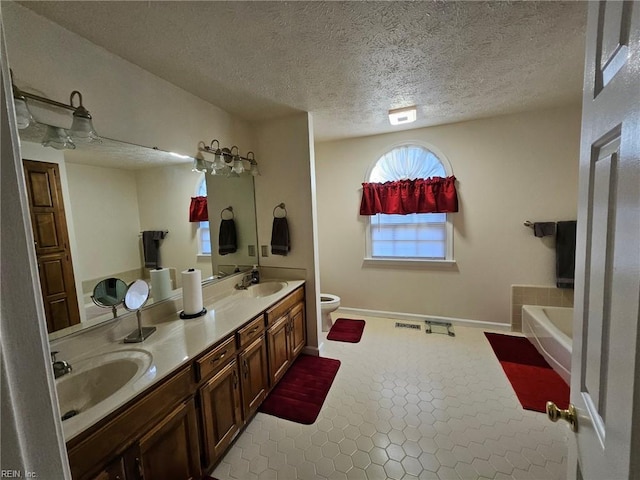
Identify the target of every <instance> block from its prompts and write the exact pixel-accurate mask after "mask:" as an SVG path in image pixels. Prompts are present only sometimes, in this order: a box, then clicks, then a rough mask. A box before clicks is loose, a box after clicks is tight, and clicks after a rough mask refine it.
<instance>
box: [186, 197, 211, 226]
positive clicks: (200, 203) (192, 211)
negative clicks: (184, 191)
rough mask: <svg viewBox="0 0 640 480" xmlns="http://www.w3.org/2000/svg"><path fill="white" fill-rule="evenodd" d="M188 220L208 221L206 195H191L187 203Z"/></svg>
mask: <svg viewBox="0 0 640 480" xmlns="http://www.w3.org/2000/svg"><path fill="white" fill-rule="evenodd" d="M189 221H190V222H208V221H209V212H208V210H207V197H191V205H189Z"/></svg>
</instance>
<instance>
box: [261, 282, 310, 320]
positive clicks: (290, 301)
mask: <svg viewBox="0 0 640 480" xmlns="http://www.w3.org/2000/svg"><path fill="white" fill-rule="evenodd" d="M303 301H304V288H303V287H300V288H298V289H297V290H296V291H294V292H292V293H291V294H290V295H289V296H288V297H286V298H285V299H283V300H281V301H280V302H278V303H276V304H275V305H274V306H273V307H271V308H269V309H268V310H267V326H271V325H273V322H275V321H276V320H277V319H278V318H280V317H281V316H282V315H284V314H285V313H287V311H288V310H289V309H290V308H291V307H293V306H294V305H295V304H296V303H300V302H303Z"/></svg>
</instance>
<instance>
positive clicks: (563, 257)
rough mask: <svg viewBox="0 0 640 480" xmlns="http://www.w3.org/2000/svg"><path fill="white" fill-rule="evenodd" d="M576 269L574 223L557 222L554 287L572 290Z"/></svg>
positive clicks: (573, 221)
mask: <svg viewBox="0 0 640 480" xmlns="http://www.w3.org/2000/svg"><path fill="white" fill-rule="evenodd" d="M575 269H576V221H575V220H572V221H568V222H558V226H557V228H556V282H557V283H556V285H557V286H558V288H573V281H574V278H575Z"/></svg>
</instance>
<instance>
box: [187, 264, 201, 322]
mask: <svg viewBox="0 0 640 480" xmlns="http://www.w3.org/2000/svg"><path fill="white" fill-rule="evenodd" d="M182 308H183V309H184V313H185V314H186V315H195V314H197V313H200V312H201V311H202V308H203V305H202V273H201V272H200V270H196V269H193V268H190V269H189V270H185V271H183V272H182Z"/></svg>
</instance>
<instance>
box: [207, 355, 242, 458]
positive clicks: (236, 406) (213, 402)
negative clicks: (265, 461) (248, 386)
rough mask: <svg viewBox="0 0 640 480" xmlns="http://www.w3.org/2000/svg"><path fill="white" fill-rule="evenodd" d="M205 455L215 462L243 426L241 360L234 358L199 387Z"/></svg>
mask: <svg viewBox="0 0 640 480" xmlns="http://www.w3.org/2000/svg"><path fill="white" fill-rule="evenodd" d="M200 401H201V408H202V425H203V430H204V431H203V437H204V454H205V462H206V465H207V466H210V465H212V464H213V462H215V461H216V460H217V459H218V458H219V457H220V456H221V455H222V454H223V453H224V451H225V449H226V448H227V447H228V446H229V444H231V441H232V440H233V438H234V437H235V435H236V433H238V431H239V430H240V428H241V427H242V408H241V406H240V389H239V383H238V363H237V362H236V361H235V360H234V361H232V362H231V363H229V364H228V365H227V366H226V367H224V368H223V369H221V370H220V371H219V372H218V373H217V374H216V375H214V376H213V378H212V379H211V380H209V381H208V382H207V383H206V384H204V385H203V386H202V387H200Z"/></svg>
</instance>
